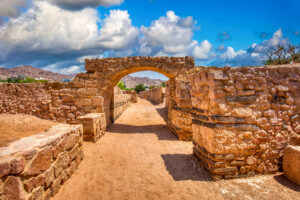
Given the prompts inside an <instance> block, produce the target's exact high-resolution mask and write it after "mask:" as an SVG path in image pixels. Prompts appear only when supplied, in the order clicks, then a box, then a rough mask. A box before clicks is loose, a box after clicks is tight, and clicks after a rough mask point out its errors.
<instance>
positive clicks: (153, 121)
mask: <svg viewBox="0 0 300 200" xmlns="http://www.w3.org/2000/svg"><path fill="white" fill-rule="evenodd" d="M166 117H167V113H166V109H165V108H164V105H163V104H160V105H152V104H151V103H150V102H149V101H146V100H142V99H139V102H138V103H136V104H132V105H131V106H130V107H129V108H128V109H127V110H125V112H124V113H123V114H122V115H121V116H120V117H119V119H118V120H116V122H115V123H114V124H113V125H112V126H111V127H110V128H109V129H108V130H107V133H106V135H104V137H103V138H101V139H100V140H99V141H98V142H97V143H86V142H85V143H84V159H83V161H82V163H81V164H80V166H79V168H78V170H77V171H76V172H75V174H74V175H73V176H72V177H71V179H69V180H68V181H67V182H66V183H65V184H64V185H63V186H62V187H61V189H60V191H59V193H58V194H57V195H56V196H55V197H54V198H53V199H56V200H102V199H103V200H109V199H118V200H119V199H139V200H140V199H160V200H162V199H163V200H165V199H172V200H176V199H189V200H190V199H232V198H234V199H300V194H299V192H297V190H298V189H299V188H292V186H293V185H290V186H291V187H288V186H289V183H288V182H285V179H283V177H281V175H276V176H274V175H268V176H257V177H254V178H247V179H235V180H227V181H226V180H222V181H218V182H213V181H212V180H211V179H210V176H209V175H208V173H207V172H206V171H205V170H204V169H202V168H201V167H198V165H196V163H195V161H194V159H193V156H192V147H193V145H192V142H182V141H178V140H177V139H176V137H175V136H174V135H173V134H172V133H170V131H169V130H168V128H167V126H166V122H165V119H166ZM283 184H287V185H288V186H283Z"/></svg>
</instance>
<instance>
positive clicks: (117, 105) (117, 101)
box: [111, 87, 132, 121]
mask: <svg viewBox="0 0 300 200" xmlns="http://www.w3.org/2000/svg"><path fill="white" fill-rule="evenodd" d="M131 101H132V95H131V94H126V93H124V91H122V90H120V88H119V87H115V88H114V95H113V99H112V103H111V106H112V107H111V113H112V114H111V115H112V120H113V121H115V120H116V119H118V117H119V116H120V115H121V114H122V113H123V112H124V111H125V110H126V108H128V106H129V105H130V102H131Z"/></svg>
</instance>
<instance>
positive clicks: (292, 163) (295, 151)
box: [282, 145, 300, 185]
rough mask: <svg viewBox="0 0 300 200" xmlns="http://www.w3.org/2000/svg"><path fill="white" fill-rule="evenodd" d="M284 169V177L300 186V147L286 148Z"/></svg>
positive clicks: (290, 146)
mask: <svg viewBox="0 0 300 200" xmlns="http://www.w3.org/2000/svg"><path fill="white" fill-rule="evenodd" d="M282 167H283V172H284V176H285V177H287V178H288V179H289V180H291V181H293V182H294V183H296V184H297V185H300V146H292V145H288V146H286V147H285V149H284V153H283V163H282Z"/></svg>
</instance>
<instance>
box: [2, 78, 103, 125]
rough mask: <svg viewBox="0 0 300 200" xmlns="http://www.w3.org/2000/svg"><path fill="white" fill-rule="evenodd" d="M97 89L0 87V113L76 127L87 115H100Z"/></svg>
mask: <svg viewBox="0 0 300 200" xmlns="http://www.w3.org/2000/svg"><path fill="white" fill-rule="evenodd" d="M97 92H98V89H97V90H95V89H93V88H89V86H88V85H86V86H85V84H84V83H79V82H71V83H47V84H41V83H34V84H29V83H23V84H21V83H20V84H19V83H18V84H8V83H0V105H1V106H0V113H11V114H15V113H23V114H30V115H35V116H37V117H40V118H42V119H51V120H55V121H58V122H68V123H70V124H76V121H77V118H78V117H79V116H82V115H84V114H86V113H91V112H99V113H101V112H103V110H104V109H103V98H102V97H101V96H98V93H97Z"/></svg>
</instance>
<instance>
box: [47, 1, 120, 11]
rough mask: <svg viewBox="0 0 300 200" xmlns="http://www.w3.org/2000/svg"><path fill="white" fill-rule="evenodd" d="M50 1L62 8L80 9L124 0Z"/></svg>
mask: <svg viewBox="0 0 300 200" xmlns="http://www.w3.org/2000/svg"><path fill="white" fill-rule="evenodd" d="M47 1H49V0H47ZM50 2H51V3H54V4H56V5H58V6H60V7H62V8H66V9H71V10H80V9H83V8H86V7H97V6H112V5H120V4H121V3H123V2H124V0H50Z"/></svg>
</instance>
